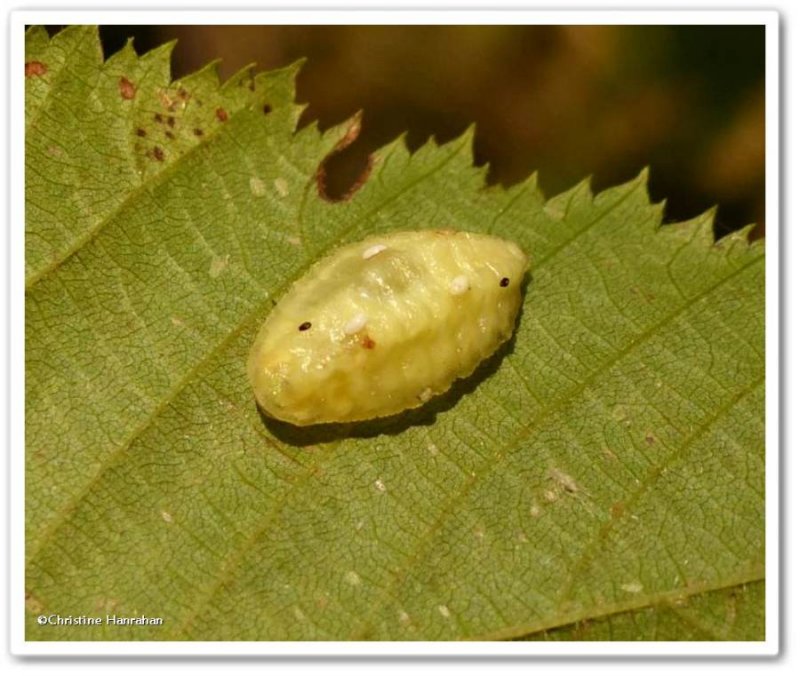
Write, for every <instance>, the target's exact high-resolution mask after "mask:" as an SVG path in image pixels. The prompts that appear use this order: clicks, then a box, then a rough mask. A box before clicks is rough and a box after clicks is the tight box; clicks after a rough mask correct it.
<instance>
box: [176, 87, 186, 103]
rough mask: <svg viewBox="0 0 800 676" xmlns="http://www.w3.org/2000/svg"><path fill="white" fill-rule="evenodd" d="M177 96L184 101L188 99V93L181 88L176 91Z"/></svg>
mask: <svg viewBox="0 0 800 676" xmlns="http://www.w3.org/2000/svg"><path fill="white" fill-rule="evenodd" d="M178 96H180V97H181V98H182V99H183V100H184V101H186V100H187V99H188V98H189V92H187V91H186V90H185V89H184V88H183V87H181V88H179V89H178Z"/></svg>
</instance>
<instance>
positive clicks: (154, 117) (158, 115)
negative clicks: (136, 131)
mask: <svg viewBox="0 0 800 676" xmlns="http://www.w3.org/2000/svg"><path fill="white" fill-rule="evenodd" d="M153 119H154V120H155V121H156V122H163V121H164V118H163V117H161V113H156V114H155V115H153Z"/></svg>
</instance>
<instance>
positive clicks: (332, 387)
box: [247, 230, 528, 426]
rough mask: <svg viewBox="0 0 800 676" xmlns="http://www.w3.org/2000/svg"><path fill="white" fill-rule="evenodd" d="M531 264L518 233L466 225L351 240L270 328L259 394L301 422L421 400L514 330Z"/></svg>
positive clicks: (254, 364) (251, 371)
mask: <svg viewBox="0 0 800 676" xmlns="http://www.w3.org/2000/svg"><path fill="white" fill-rule="evenodd" d="M527 269H528V256H527V255H526V254H525V253H524V252H523V251H522V250H521V249H520V248H519V246H517V245H516V244H515V243H513V242H510V241H507V240H504V239H500V238H498V237H493V236H490V235H483V234H475V233H471V232H462V231H456V230H422V231H410V232H395V233H390V234H385V235H378V236H373V237H370V238H368V239H365V240H363V241H361V242H357V243H354V244H347V245H345V246H342V247H340V248H338V249H336V250H335V251H333V252H332V253H331V254H329V255H328V256H326V257H324V258H323V259H321V260H320V261H318V262H317V263H316V264H315V265H313V266H312V267H311V269H310V270H309V271H308V272H307V273H306V274H305V275H304V276H303V277H301V278H300V279H299V280H297V281H296V282H295V283H294V284H293V285H292V287H291V288H290V289H289V291H288V292H287V293H286V294H285V295H284V296H283V298H281V299H280V300H279V301H278V303H277V304H276V305H275V307H274V308H273V309H272V311H271V313H270V314H269V316H268V317H267V318H266V320H265V321H264V323H263V325H262V326H261V329H260V330H259V332H258V335H257V336H256V339H255V342H254V343H253V347H252V349H251V351H250V355H249V358H248V362H247V371H248V376H249V379H250V382H251V384H252V387H253V391H254V393H255V397H256V400H257V402H258V404H259V406H260V407H261V409H262V410H263V411H264V412H265V413H266V414H267V415H269V416H271V417H273V418H277V419H279V420H283V421H285V422H289V423H292V424H294V425H299V426H304V425H315V424H319V423H336V422H351V421H358V420H368V419H372V418H380V417H384V416H390V415H394V414H397V413H400V412H402V411H405V410H407V409H412V408H415V407H418V406H422V405H423V404H425V403H426V402H427V401H429V400H430V399H431V398H433V397H434V396H436V395H438V394H442V393H444V392H445V391H447V390H448V389H449V388H450V387H451V386H452V384H453V382H454V381H455V380H456V379H457V378H464V377H466V376H468V375H470V374H471V373H472V372H473V371H474V370H475V369H476V368H477V366H478V364H479V363H480V362H481V361H483V360H484V359H486V358H487V357H489V356H490V355H491V354H492V353H494V352H495V351H496V350H497V348H498V347H499V346H500V345H501V344H502V343H504V342H505V341H506V340H508V339H509V338H510V337H511V334H512V332H513V330H514V325H515V321H516V316H517V313H518V311H519V308H520V305H521V303H522V291H521V285H522V282H523V278H524V276H525V273H526V270H527Z"/></svg>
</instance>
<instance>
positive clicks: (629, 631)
mask: <svg viewBox="0 0 800 676" xmlns="http://www.w3.org/2000/svg"><path fill="white" fill-rule="evenodd" d="M526 640H529V641H763V640H764V583H763V582H755V583H752V584H743V585H740V586H738V587H731V588H728V589H718V590H716V591H713V592H709V593H707V594H701V595H699V596H693V597H690V598H681V597H680V596H677V597H675V598H673V599H672V600H671V601H669V602H665V603H663V604H659V605H653V606H649V607H646V608H643V609H641V610H631V611H627V612H623V613H617V614H616V615H607V616H604V617H600V618H597V619H591V620H586V621H584V622H581V623H579V624H575V625H572V626H569V627H561V628H558V629H553V630H549V631H542V632H539V633H538V634H532V635H531V636H528V637H526Z"/></svg>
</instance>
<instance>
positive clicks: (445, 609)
mask: <svg viewBox="0 0 800 676" xmlns="http://www.w3.org/2000/svg"><path fill="white" fill-rule="evenodd" d="M439 612H440V613H441V614H442V617H450V608H448V607H447V606H444V605H442V606H439Z"/></svg>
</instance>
